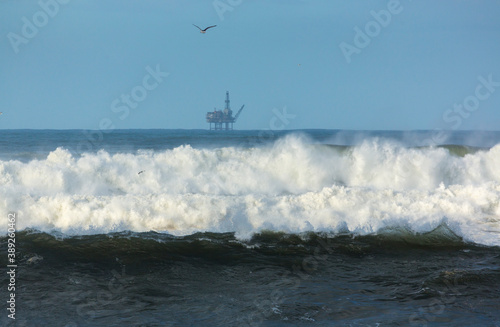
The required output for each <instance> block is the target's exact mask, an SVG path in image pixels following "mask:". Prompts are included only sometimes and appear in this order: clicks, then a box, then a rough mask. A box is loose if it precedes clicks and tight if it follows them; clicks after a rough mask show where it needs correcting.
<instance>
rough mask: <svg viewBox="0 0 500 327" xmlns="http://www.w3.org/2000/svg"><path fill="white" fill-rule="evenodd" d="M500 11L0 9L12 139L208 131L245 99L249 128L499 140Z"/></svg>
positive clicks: (270, 5)
mask: <svg viewBox="0 0 500 327" xmlns="http://www.w3.org/2000/svg"><path fill="white" fill-rule="evenodd" d="M499 13H500V1H490V0H488V1H481V0H479V1H478V0H474V1H472V0H470V1H464V0H460V1H459V0H457V1H431V0H427V1H410V0H401V1H396V0H390V1H344V0H338V1H336V0H317V1H313V0H311V1H305V0H214V1H212V0H203V1H202V0H192V1H185V0H162V1H156V0H145V1H138V0H87V1H81V0H41V1H28V0H25V1H19V0H1V1H0V21H1V23H0V36H1V43H0V90H1V92H0V94H1V96H0V111H3V115H2V116H0V129H7V128H41V129H45V128H54V129H65V128H71V129H73V128H81V129H99V128H103V129H109V128H187V129H191V128H201V129H205V128H208V124H207V123H206V122H205V119H204V118H205V113H206V112H207V111H211V110H213V108H214V107H216V108H217V109H222V108H223V106H224V97H225V92H226V91H229V92H230V95H231V104H232V109H233V110H237V109H238V108H239V107H240V106H241V105H242V104H245V109H244V111H243V113H242V114H241V116H240V118H239V121H238V122H237V123H236V124H235V128H237V129H268V128H274V129H281V128H286V129H301V128H331V129H363V130H384V129H392V130H414V129H435V128H442V129H450V130H455V129H479V130H481V129H486V130H498V129H499V128H498V126H500V59H499V58H500V19H498V14H499ZM192 24H196V25H199V26H203V27H205V26H209V25H217V27H215V28H213V29H210V30H209V31H208V32H207V33H206V34H201V33H199V31H198V30H197V29H196V27H194V26H193V25H192ZM152 72H153V73H152ZM155 72H156V73H155ZM127 99H128V100H127ZM284 111H285V112H286V114H285V112H284Z"/></svg>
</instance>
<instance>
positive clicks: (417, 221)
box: [0, 136, 500, 245]
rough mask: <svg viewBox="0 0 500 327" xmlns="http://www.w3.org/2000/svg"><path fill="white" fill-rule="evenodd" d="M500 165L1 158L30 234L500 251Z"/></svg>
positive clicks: (351, 155)
mask: <svg viewBox="0 0 500 327" xmlns="http://www.w3.org/2000/svg"><path fill="white" fill-rule="evenodd" d="M498 167H500V145H497V146H495V147H493V148H491V149H489V150H485V151H478V152H475V153H473V154H468V155H465V156H464V157H460V156H455V155H452V154H450V153H449V151H448V150H447V149H444V148H406V147H404V146H401V145H398V144H395V143H392V142H388V141H382V140H378V139H370V140H367V141H364V142H362V143H361V144H359V145H358V146H355V147H352V148H347V149H339V148H335V147H327V146H315V145H311V144H310V142H309V140H307V139H304V137H298V136H288V137H285V138H283V139H281V140H279V141H277V142H276V143H274V144H273V145H270V146H266V147H257V148H251V149H241V148H234V147H227V148H220V149H194V148H191V147H190V146H181V147H178V148H175V149H172V150H168V151H162V152H153V151H142V152H138V153H136V154H115V155H110V154H109V153H107V152H105V151H100V152H98V153H94V154H85V155H83V156H82V157H78V158H76V157H73V156H72V155H71V154H70V153H69V152H68V151H67V150H65V149H62V148H59V149H57V150H55V151H53V152H51V153H50V154H49V155H48V156H47V158H46V159H44V160H33V161H30V162H28V163H22V162H19V161H0V185H1V189H0V196H1V198H0V214H2V215H3V216H6V215H7V212H9V211H15V212H17V213H18V219H17V228H18V230H22V229H25V228H35V229H38V230H42V231H49V232H51V231H57V232H63V233H66V234H69V235H76V234H94V233H108V232H115V231H123V230H131V231H137V232H139V231H150V230H155V231H159V232H168V233H172V234H175V235H185V234H190V233H193V232H197V231H202V232H203V231H212V232H232V231H234V232H236V233H237V235H238V236H239V237H242V238H245V237H249V236H250V235H251V234H252V233H254V232H257V231H260V230H263V229H270V230H276V231H285V232H304V231H326V232H337V231H343V230H346V229H347V230H349V231H351V232H352V233H356V234H371V233H376V232H377V231H380V230H381V229H384V228H387V227H400V226H403V227H405V228H408V229H410V230H413V231H415V232H427V231H430V230H433V229H434V228H436V227H437V226H439V225H440V224H442V223H445V224H447V225H448V226H449V228H451V229H452V230H453V231H454V232H455V233H457V234H458V235H460V236H462V237H464V238H465V239H466V240H468V241H472V242H476V243H479V244H486V245H500V206H499V199H500V170H499V168H498ZM142 170H144V172H143V173H141V174H138V172H139V171H142ZM3 228H4V230H5V231H6V229H7V226H5V227H3Z"/></svg>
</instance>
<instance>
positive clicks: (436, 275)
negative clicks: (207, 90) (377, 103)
mask: <svg viewBox="0 0 500 327" xmlns="http://www.w3.org/2000/svg"><path fill="white" fill-rule="evenodd" d="M263 135H265V134H263V133H261V132H260V131H233V132H231V133H228V134H225V133H210V132H207V131H169V130H163V131H162V130H155V131H147V130H146V131H116V133H115V132H114V133H112V134H110V135H107V136H105V137H103V139H99V138H94V139H93V142H88V141H89V138H88V135H87V134H85V133H84V132H82V131H0V186H1V187H0V215H1V216H2V217H5V219H4V220H3V221H4V222H5V223H4V226H3V227H1V228H2V234H1V237H0V265H2V267H4V273H2V274H1V278H0V299H1V301H3V303H4V307H3V309H2V310H3V314H1V315H0V325H1V326H64V327H77V326H78V327H80V326H496V327H499V326H500V170H499V169H498V167H500V145H499V144H500V133H497V132H481V133H473V132H456V133H449V135H447V137H446V138H445V139H444V140H443V142H442V143H439V144H433V143H432V142H431V143H428V140H430V139H432V132H425V131H424V132H411V133H404V132H350V131H349V132H346V131H327V130H321V131H314V130H313V131H293V132H280V133H274V134H273V135H269V134H267V136H266V137H264V136H263ZM94 137H97V136H96V135H94ZM139 172H141V173H140V174H139ZM9 215H11V216H10V217H12V216H14V215H15V235H9V234H8V232H9V230H8V228H9V222H8V218H9ZM13 238H15V246H14V247H15V250H16V251H15V257H12V256H9V254H12V253H13V252H12V251H11V250H9V248H13V246H12V245H9V243H11V244H12V243H13V242H12V241H9V239H13ZM9 251H10V252H9ZM9 259H14V261H13V262H9V261H8V260H9ZM11 264H15V265H16V267H15V276H14V277H13V276H9V274H7V273H6V272H9V271H11V269H13V268H11V267H8V265H11ZM11 277H12V278H13V279H12V278H11ZM9 283H11V284H12V283H14V285H11V286H13V287H15V290H8V288H9V287H10V286H9ZM11 293H14V294H15V310H16V311H15V317H16V319H15V320H12V319H10V318H9V317H8V314H9V311H8V310H7V308H8V306H9V304H8V303H7V301H8V300H9V299H10V294H11Z"/></svg>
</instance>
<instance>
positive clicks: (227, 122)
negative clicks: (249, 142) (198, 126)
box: [207, 91, 245, 131]
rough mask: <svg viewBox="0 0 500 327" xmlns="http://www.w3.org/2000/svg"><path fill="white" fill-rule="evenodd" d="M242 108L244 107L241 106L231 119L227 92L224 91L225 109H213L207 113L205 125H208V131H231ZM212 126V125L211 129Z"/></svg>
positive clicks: (231, 112) (231, 113)
mask: <svg viewBox="0 0 500 327" xmlns="http://www.w3.org/2000/svg"><path fill="white" fill-rule="evenodd" d="M244 106H245V105H242V106H241V108H240V110H238V112H237V113H236V115H235V116H234V117H233V111H232V110H231V107H230V105H229V92H228V91H226V108H224V110H217V109H215V108H214V111H209V112H207V123H209V124H210V130H212V129H214V130H216V131H222V130H224V131H231V130H233V124H234V123H236V119H238V116H239V115H240V114H241V111H242V110H243V107H244ZM212 124H214V125H213V128H212Z"/></svg>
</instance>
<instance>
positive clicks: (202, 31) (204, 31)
mask: <svg viewBox="0 0 500 327" xmlns="http://www.w3.org/2000/svg"><path fill="white" fill-rule="evenodd" d="M193 26H196V25H195V24H193ZM215 26H217V25H212V26H208V27H207V28H205V29H204V30H202V29H201V28H200V27H199V26H196V27H198V29H199V30H200V33H203V34H205V33H206V32H207V30H208V29H209V28H212V27H215Z"/></svg>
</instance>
